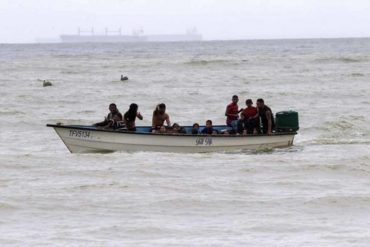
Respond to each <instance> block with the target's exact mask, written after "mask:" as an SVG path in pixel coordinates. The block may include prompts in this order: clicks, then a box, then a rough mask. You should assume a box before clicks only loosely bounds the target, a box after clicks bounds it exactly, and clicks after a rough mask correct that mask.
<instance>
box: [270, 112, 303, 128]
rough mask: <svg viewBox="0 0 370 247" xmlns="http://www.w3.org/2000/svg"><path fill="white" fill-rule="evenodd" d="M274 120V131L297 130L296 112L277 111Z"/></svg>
mask: <svg viewBox="0 0 370 247" xmlns="http://www.w3.org/2000/svg"><path fill="white" fill-rule="evenodd" d="M275 121H276V122H275V130H276V132H295V131H297V130H299V121H298V112H295V111H281V112H277V113H276V119H275Z"/></svg>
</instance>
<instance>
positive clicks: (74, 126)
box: [46, 124, 297, 138]
mask: <svg viewBox="0 0 370 247" xmlns="http://www.w3.org/2000/svg"><path fill="white" fill-rule="evenodd" d="M82 126H84V127H82ZM220 126H224V125H215V126H214V127H220ZM46 127H52V128H63V129H78V130H89V131H98V132H108V133H116V134H117V133H119V134H130V135H150V136H169V137H171V136H183V137H204V136H212V137H221V138H225V137H233V138H234V137H239V138H242V137H244V138H245V137H249V138H250V137H272V136H285V135H296V134H297V131H292V132H274V133H273V134H271V135H269V134H257V135H255V134H250V135H232V134H231V135H225V134H212V135H205V134H181V133H151V132H135V131H129V130H110V129H97V128H96V127H93V126H85V125H58V124H46ZM140 127H145V128H149V127H150V126H138V127H137V128H140ZM184 127H188V126H184Z"/></svg>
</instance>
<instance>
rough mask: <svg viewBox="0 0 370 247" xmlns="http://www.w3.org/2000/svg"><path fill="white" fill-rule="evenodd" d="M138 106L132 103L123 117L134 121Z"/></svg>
mask: <svg viewBox="0 0 370 247" xmlns="http://www.w3.org/2000/svg"><path fill="white" fill-rule="evenodd" d="M138 108H139V106H138V105H137V104H135V103H132V104H131V105H130V108H129V109H128V111H127V112H126V113H125V116H124V117H125V119H126V120H129V121H135V119H136V115H137V109H138Z"/></svg>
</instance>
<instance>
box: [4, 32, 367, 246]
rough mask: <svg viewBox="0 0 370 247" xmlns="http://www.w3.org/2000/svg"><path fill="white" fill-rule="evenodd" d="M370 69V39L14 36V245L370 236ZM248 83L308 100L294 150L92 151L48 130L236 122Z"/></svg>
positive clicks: (269, 99) (8, 182)
mask: <svg viewBox="0 0 370 247" xmlns="http://www.w3.org/2000/svg"><path fill="white" fill-rule="evenodd" d="M369 68H370V40H369V39H335V40H271V41H267V40H266V41H229V42H226V41H224V42H194V43H142V44H124V43H122V44H49V45H48V44H21V45H4V44H3V45H0V246H369V244H370V127H369V126H370V96H369V95H370V70H369ZM121 75H124V76H128V78H129V80H128V81H124V82H122V81H120V76H121ZM43 80H48V81H50V82H51V83H52V84H53V85H52V86H50V87H43ZM234 94H237V95H239V98H240V102H239V105H240V107H244V102H245V99H247V98H251V99H253V100H254V101H256V99H257V98H263V99H264V100H265V103H266V104H267V105H268V106H270V107H271V108H272V110H273V112H274V113H276V112H279V111H283V110H295V111H298V112H299V116H300V130H299V134H298V135H297V136H296V139H295V142H294V146H292V147H290V148H285V149H275V150H271V151H265V152H231V153H205V154H173V153H151V152H136V153H126V152H117V153H110V154H83V155H81V154H70V153H69V152H68V150H67V148H66V147H65V146H64V144H63V143H62V141H61V140H60V139H59V138H58V136H57V135H56V133H55V132H54V130H53V129H52V128H47V127H46V126H45V125H46V124H47V123H56V122H63V123H66V124H67V123H80V124H91V123H94V122H98V121H101V120H103V119H104V116H105V115H106V114H107V113H108V105H109V104H110V103H112V102H114V103H116V104H117V105H118V108H119V109H120V111H121V112H125V111H126V110H127V109H128V106H129V105H130V104H131V103H133V102H135V103H137V104H138V105H139V111H140V112H141V113H142V115H143V116H144V120H143V121H139V120H138V123H137V124H138V125H150V124H151V115H152V111H153V110H154V108H155V106H156V105H157V104H158V103H162V102H163V103H166V105H167V110H168V113H169V115H170V117H171V121H172V122H177V123H179V124H180V125H191V124H193V123H194V122H198V123H201V124H203V123H205V121H206V120H207V119H212V120H213V122H214V123H215V124H223V123H224V122H225V117H224V111H225V107H226V105H227V104H228V103H229V102H230V100H231V97H232V95H234Z"/></svg>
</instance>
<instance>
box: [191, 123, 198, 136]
mask: <svg viewBox="0 0 370 247" xmlns="http://www.w3.org/2000/svg"><path fill="white" fill-rule="evenodd" d="M191 133H192V134H193V135H198V134H199V124H198V123H194V124H193V128H192V129H191Z"/></svg>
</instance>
